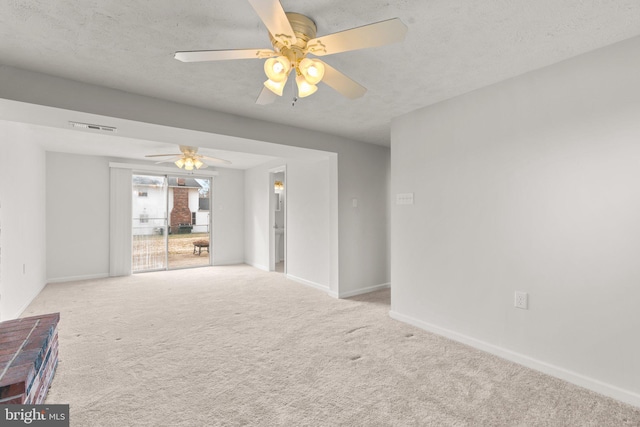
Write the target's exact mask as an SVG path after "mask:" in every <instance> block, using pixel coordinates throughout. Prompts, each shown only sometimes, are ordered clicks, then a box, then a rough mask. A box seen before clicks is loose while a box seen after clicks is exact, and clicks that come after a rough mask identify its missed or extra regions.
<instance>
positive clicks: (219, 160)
mask: <svg viewBox="0 0 640 427" xmlns="http://www.w3.org/2000/svg"><path fill="white" fill-rule="evenodd" d="M200 157H201V158H203V159H205V160H206V161H208V162H211V163H219V164H221V165H230V164H231V162H230V161H229V160H225V159H219V158H217V157H210V156H200Z"/></svg>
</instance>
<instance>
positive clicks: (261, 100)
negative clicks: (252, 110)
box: [256, 86, 278, 105]
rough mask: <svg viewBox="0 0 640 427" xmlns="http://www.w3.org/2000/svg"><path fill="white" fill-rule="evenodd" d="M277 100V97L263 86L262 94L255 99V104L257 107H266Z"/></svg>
mask: <svg viewBox="0 0 640 427" xmlns="http://www.w3.org/2000/svg"><path fill="white" fill-rule="evenodd" d="M277 98H278V95H276V94H275V93H273V92H272V91H270V90H269V89H267V88H266V87H265V86H263V87H262V92H260V95H258V99H256V104H258V105H267V104H273V102H274V101H275V100H276V99H277Z"/></svg>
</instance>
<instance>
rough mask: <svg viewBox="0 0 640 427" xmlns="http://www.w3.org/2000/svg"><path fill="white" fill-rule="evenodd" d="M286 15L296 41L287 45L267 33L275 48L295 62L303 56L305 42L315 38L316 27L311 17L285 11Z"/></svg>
mask: <svg viewBox="0 0 640 427" xmlns="http://www.w3.org/2000/svg"><path fill="white" fill-rule="evenodd" d="M286 15H287V19H288V20H289V23H290V24H291V28H292V29H293V32H294V33H295V35H296V42H295V43H294V44H293V45H291V46H290V47H287V46H285V45H284V44H282V43H280V42H279V41H277V40H276V39H274V38H273V35H272V34H271V33H269V38H270V39H271V44H272V45H273V47H274V49H275V50H277V51H278V52H281V53H282V54H283V55H285V56H287V57H289V59H290V60H293V61H292V62H294V61H296V62H297V61H299V60H301V59H302V58H304V56H305V52H304V49H305V48H306V47H307V42H308V41H309V40H311V39H314V38H316V31H317V27H316V23H315V22H313V20H312V19H311V18H309V17H307V16H304V15H302V14H300V13H295V12H286Z"/></svg>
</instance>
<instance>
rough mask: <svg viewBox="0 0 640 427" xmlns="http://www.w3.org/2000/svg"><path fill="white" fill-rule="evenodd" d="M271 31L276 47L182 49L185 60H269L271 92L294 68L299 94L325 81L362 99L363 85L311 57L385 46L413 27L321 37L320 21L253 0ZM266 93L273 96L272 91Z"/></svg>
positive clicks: (270, 0)
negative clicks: (319, 32) (319, 33)
mask: <svg viewBox="0 0 640 427" xmlns="http://www.w3.org/2000/svg"><path fill="white" fill-rule="evenodd" d="M248 1H249V3H250V4H251V6H252V7H253V9H254V10H255V11H256V13H257V14H258V16H259V17H260V19H261V20H262V22H263V23H264V24H265V26H266V27H267V30H268V31H269V38H270V40H271V44H272V46H273V50H269V49H232V50H204V51H183V52H176V53H175V56H174V57H175V58H176V59H177V60H179V61H183V62H200V61H219V60H229V59H250V58H254V59H266V61H265V63H264V72H265V74H266V75H267V81H265V82H264V86H265V88H266V89H267V90H268V91H271V93H273V94H275V95H277V96H282V93H283V90H284V86H285V84H286V83H287V80H288V78H289V75H290V73H291V72H293V71H295V79H296V87H297V92H298V94H297V96H296V97H295V98H294V102H295V99H297V98H304V97H306V96H309V95H312V94H313V93H315V92H316V91H317V90H318V87H317V86H316V85H317V84H318V83H320V82H323V83H325V84H326V85H327V86H329V87H331V88H332V89H334V90H335V91H337V92H339V93H340V94H342V95H343V96H345V97H347V98H349V99H356V98H359V97H361V96H363V95H364V94H365V92H366V91H367V89H366V88H364V87H363V86H362V85H360V84H359V83H357V82H355V81H354V80H352V79H350V78H349V77H347V76H346V75H344V74H343V73H341V72H340V71H338V70H336V69H335V68H333V67H331V66H329V65H328V64H326V63H324V62H323V61H321V60H319V59H315V58H309V57H307V56H308V55H309V54H311V55H314V56H325V55H331V54H334V53H341V52H347V51H351V50H357V49H365V48H369V47H377V46H384V45H387V44H391V43H397V42H400V41H402V40H404V37H405V34H406V32H407V27H406V26H405V25H404V24H403V23H402V21H400V19H398V18H394V19H389V20H387V21H381V22H377V23H374V24H370V25H365V26H363V27H358V28H352V29H350V30H346V31H341V32H338V33H334V34H329V35H326V36H321V37H316V31H317V28H316V24H315V22H313V20H312V19H310V18H309V17H307V16H304V15H302V14H299V13H293V12H286V13H285V11H284V9H283V8H282V5H281V4H280V2H279V0H248ZM268 91H267V92H266V93H267V94H268V93H269V92H268ZM272 96H273V95H271V96H266V95H265V90H263V93H261V94H260V96H259V97H258V99H257V100H256V103H258V104H269V103H271V102H273V101H274V100H275V98H272Z"/></svg>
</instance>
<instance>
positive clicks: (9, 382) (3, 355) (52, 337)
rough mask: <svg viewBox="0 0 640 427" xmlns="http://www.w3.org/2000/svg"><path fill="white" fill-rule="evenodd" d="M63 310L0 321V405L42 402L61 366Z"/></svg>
mask: <svg viewBox="0 0 640 427" xmlns="http://www.w3.org/2000/svg"><path fill="white" fill-rule="evenodd" d="M59 320H60V313H53V314H47V315H44V316H34V317H26V318H23V319H16V320H10V321H7V322H1V323H0V404H41V403H44V399H45V398H46V396H47V391H48V390H49V386H50V385H51V381H52V380H53V375H54V374H55V370H56V366H57V365H58V321H59Z"/></svg>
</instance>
